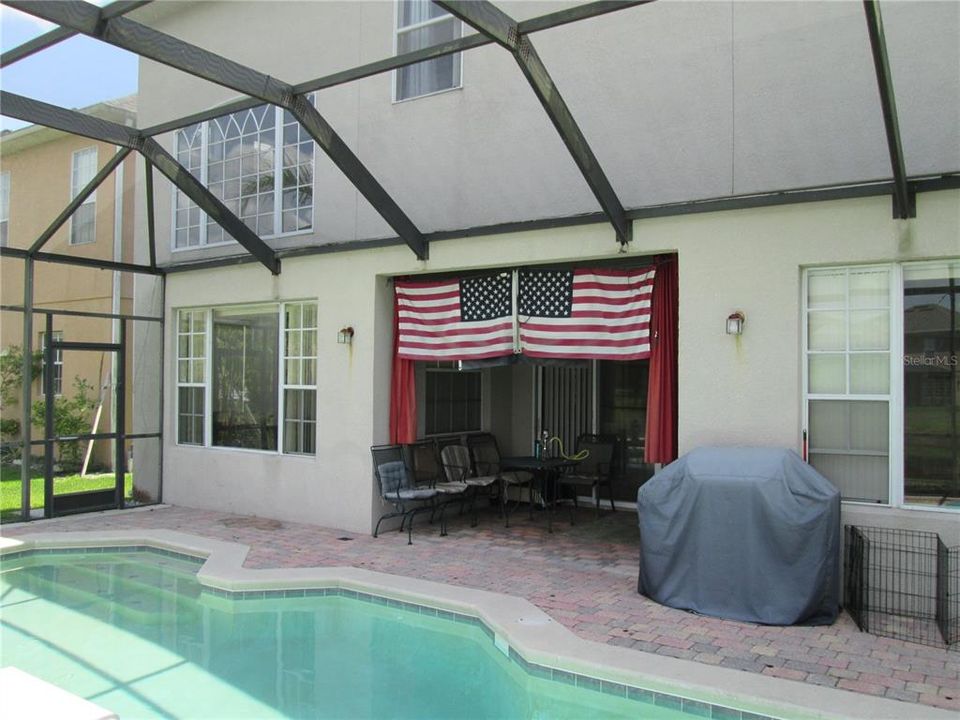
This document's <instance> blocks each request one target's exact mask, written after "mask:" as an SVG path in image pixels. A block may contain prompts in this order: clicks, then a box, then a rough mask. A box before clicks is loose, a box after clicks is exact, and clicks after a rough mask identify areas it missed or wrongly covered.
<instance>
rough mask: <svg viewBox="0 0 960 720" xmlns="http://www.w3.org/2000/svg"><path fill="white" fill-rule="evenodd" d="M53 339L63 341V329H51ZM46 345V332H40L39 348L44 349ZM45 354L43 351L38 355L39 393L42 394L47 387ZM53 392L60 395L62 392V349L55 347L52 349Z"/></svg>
mask: <svg viewBox="0 0 960 720" xmlns="http://www.w3.org/2000/svg"><path fill="white" fill-rule="evenodd" d="M53 341H54V342H62V341H63V330H54V331H53ZM46 347H47V334H46V333H45V332H42V333H40V348H41V349H42V350H44V351H45V350H46ZM46 360H47V354H46V352H44V353H43V354H42V355H41V357H40V394H41V395H43V394H44V393H45V392H46V387H47V362H46ZM53 394H54V395H55V396H56V395H62V394H63V350H61V349H60V348H57V349H56V350H54V351H53Z"/></svg>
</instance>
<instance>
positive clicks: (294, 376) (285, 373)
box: [279, 302, 318, 455]
mask: <svg viewBox="0 0 960 720" xmlns="http://www.w3.org/2000/svg"><path fill="white" fill-rule="evenodd" d="M282 312H283V316H284V325H283V330H282V332H283V335H284V337H283V340H284V342H283V353H282V362H283V367H282V368H281V374H280V377H281V386H282V387H281V395H280V407H281V408H282V413H281V417H282V418H283V422H282V423H280V425H281V430H280V443H279V447H281V448H283V447H284V446H285V439H284V436H285V434H286V425H287V423H288V422H294V423H297V424H298V425H300V427H301V430H300V434H301V435H300V436H301V438H303V437H304V436H305V433H307V432H312V433H313V434H314V438H316V424H317V423H316V390H317V332H318V331H317V304H316V303H314V302H300V303H285V304H284V306H283V310H282ZM288 390H290V391H297V392H299V394H300V396H301V398H302V399H301V406H300V413H299V416H298V417H295V418H291V417H288V415H287V407H286V401H287V391H288ZM311 391H312V393H313V395H312V400H313V405H314V408H313V413H312V419H310V418H308V417H306V415H305V413H304V409H305V403H306V402H307V401H308V400H309V399H310V398H311ZM311 445H312V446H313V447H315V445H316V442H315V441H314V443H312V444H311ZM287 452H288V453H292V454H309V455H312V454H314V452H315V451H308V450H305V449H304V442H303V441H302V440H301V442H300V444H299V445H298V447H297V449H292V450H289V451H287Z"/></svg>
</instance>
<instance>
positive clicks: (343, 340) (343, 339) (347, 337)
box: [337, 325, 353, 345]
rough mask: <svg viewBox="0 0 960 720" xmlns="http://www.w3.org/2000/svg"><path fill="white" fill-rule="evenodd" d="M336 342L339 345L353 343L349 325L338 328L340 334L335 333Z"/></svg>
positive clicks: (351, 329) (351, 330)
mask: <svg viewBox="0 0 960 720" xmlns="http://www.w3.org/2000/svg"><path fill="white" fill-rule="evenodd" d="M337 342H338V343H340V344H341V345H350V344H351V343H352V342H353V328H352V327H350V326H349V325H348V326H347V327H342V328H340V332H338V333H337Z"/></svg>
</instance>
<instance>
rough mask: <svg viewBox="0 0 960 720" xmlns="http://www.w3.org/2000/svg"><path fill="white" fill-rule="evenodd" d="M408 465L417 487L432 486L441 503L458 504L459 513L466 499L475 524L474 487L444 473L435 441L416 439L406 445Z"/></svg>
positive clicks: (461, 512)
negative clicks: (452, 478) (438, 494)
mask: <svg viewBox="0 0 960 720" xmlns="http://www.w3.org/2000/svg"><path fill="white" fill-rule="evenodd" d="M406 450H407V455H408V461H409V467H410V468H412V470H413V478H414V483H415V484H416V486H417V487H418V488H421V487H428V488H434V489H436V491H437V492H438V493H440V497H439V502H440V503H441V504H443V505H450V504H453V503H459V504H460V514H461V515H462V514H463V510H464V507H465V506H466V503H467V501H468V500H469V501H470V509H471V512H472V514H473V525H476V524H477V521H476V512H475V508H474V504H475V503H474V498H475V497H476V492H475V487H474V486H472V485H468V484H467V483H466V482H464V481H463V480H450V479H448V478H447V477H446V476H445V475H444V471H443V464H442V462H441V460H440V451H439V448H438V444H437V442H436V441H435V440H434V439H433V438H431V439H429V440H418V441H417V442H414V443H410V444H408V445H406Z"/></svg>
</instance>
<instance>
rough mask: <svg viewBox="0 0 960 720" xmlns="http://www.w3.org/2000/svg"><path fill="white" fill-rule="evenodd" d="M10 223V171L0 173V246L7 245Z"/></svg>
mask: <svg viewBox="0 0 960 720" xmlns="http://www.w3.org/2000/svg"><path fill="white" fill-rule="evenodd" d="M9 224H10V173H9V172H5V173H0V247H6V246H7V232H8V229H7V226H8V225H9Z"/></svg>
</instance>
